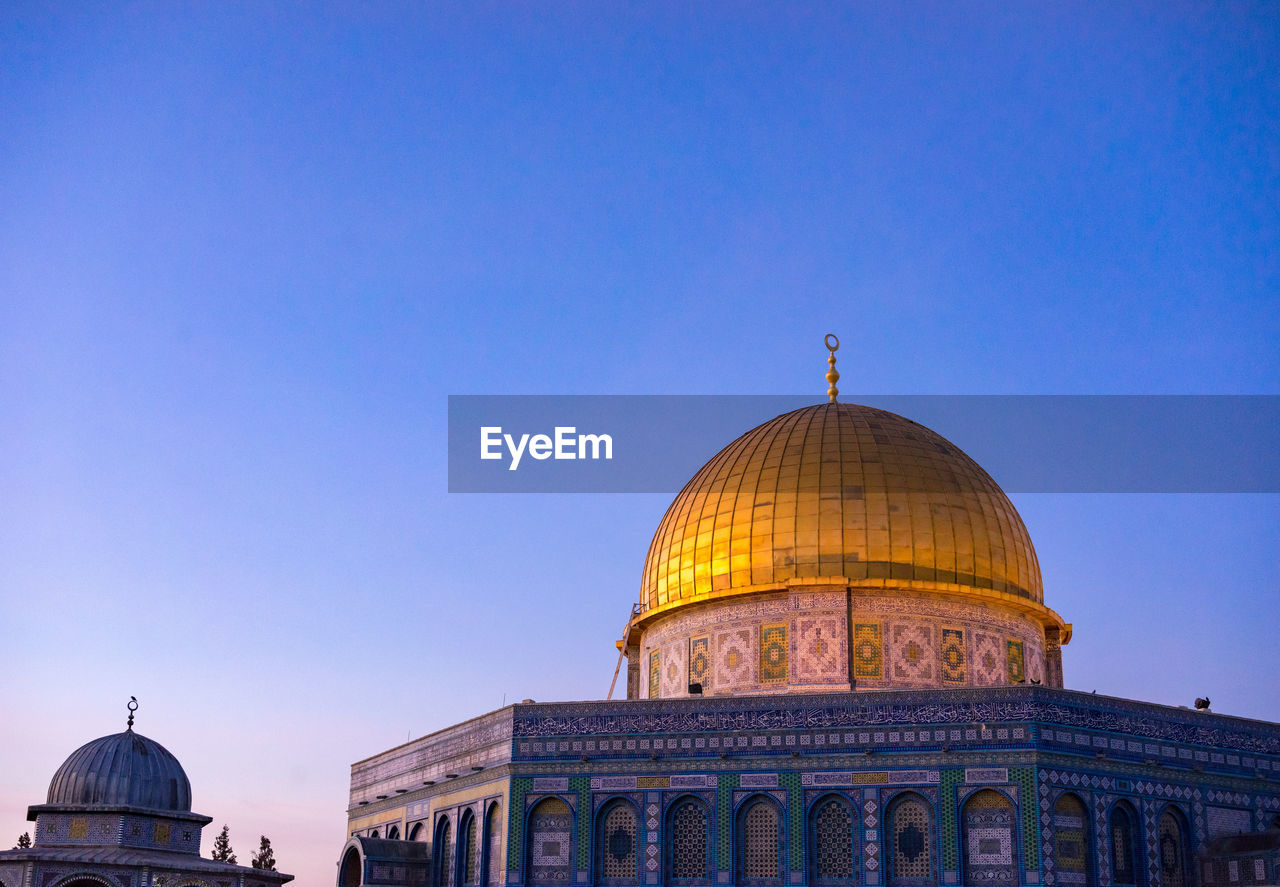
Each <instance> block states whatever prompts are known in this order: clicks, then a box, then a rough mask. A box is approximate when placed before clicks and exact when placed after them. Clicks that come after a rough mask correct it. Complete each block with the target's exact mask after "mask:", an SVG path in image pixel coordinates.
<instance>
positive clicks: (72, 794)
mask: <svg viewBox="0 0 1280 887" xmlns="http://www.w3.org/2000/svg"><path fill="white" fill-rule="evenodd" d="M48 803H49V804H54V805H59V806H85V805H106V806H111V807H141V808H145V809H148V810H174V811H178V812H183V813H189V812H190V811H191V782H190V781H189V780H188V779H187V774H186V772H185V771H184V770H183V769H182V765H181V764H179V763H178V759H177V758H175V757H174V756H173V754H172V753H171V752H170V751H169V750H168V749H166V748H165V747H164V746H163V745H161V744H160V743H158V742H156V741H155V740H152V739H148V738H147V737H145V736H139V735H138V734H137V733H134V732H133V730H126V731H125V732H123V733H114V734H112V735H111V736H103V737H101V738H100V739H95V740H93V741H92V742H89V743H86V744H85V745H82V746H81V747H80V748H78V749H76V750H75V751H74V752H72V753H71V756H70V757H68V758H67V760H66V761H65V762H63V764H62V766H61V767H59V768H58V772H57V773H54V774H53V779H52V780H51V781H50V782H49V800H48Z"/></svg>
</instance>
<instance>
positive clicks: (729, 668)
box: [713, 628, 755, 687]
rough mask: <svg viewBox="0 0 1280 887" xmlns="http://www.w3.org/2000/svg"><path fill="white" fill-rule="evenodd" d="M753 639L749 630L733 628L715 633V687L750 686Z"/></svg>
mask: <svg viewBox="0 0 1280 887" xmlns="http://www.w3.org/2000/svg"><path fill="white" fill-rule="evenodd" d="M754 655H755V637H754V632H752V631H751V629H750V628H734V629H730V630H729V631H720V632H717V633H716V648H715V657H716V658H715V663H716V669H715V677H714V678H713V680H714V681H715V685H716V686H717V687H732V686H735V685H741V684H750V683H752V680H751V672H752V666H754V665H755V662H754V660H753V657H754Z"/></svg>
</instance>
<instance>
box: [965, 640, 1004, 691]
mask: <svg viewBox="0 0 1280 887" xmlns="http://www.w3.org/2000/svg"><path fill="white" fill-rule="evenodd" d="M1002 647H1003V645H1002V644H1001V643H1000V637H999V636H998V635H994V634H991V633H990V632H986V631H975V632H974V633H973V663H972V670H973V682H974V683H975V684H978V685H979V686H983V687H990V686H992V685H995V684H1003V683H1005V677H1006V676H1005V669H1004V650H1003V649H1002Z"/></svg>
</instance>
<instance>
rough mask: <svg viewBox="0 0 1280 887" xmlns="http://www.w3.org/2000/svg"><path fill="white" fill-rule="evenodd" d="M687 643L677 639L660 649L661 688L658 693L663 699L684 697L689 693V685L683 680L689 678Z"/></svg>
mask: <svg viewBox="0 0 1280 887" xmlns="http://www.w3.org/2000/svg"><path fill="white" fill-rule="evenodd" d="M688 656H689V643H688V641H686V640H684V639H677V640H674V641H671V642H670V643H667V644H664V645H663V647H662V657H661V658H662V661H661V666H662V667H661V673H662V686H661V688H660V690H659V692H660V693H661V694H662V697H663V698H664V699H670V698H671V697H673V696H685V695H688V692H689V684H688V682H687V681H686V680H685V679H686V678H687V677H688V676H689V662H688Z"/></svg>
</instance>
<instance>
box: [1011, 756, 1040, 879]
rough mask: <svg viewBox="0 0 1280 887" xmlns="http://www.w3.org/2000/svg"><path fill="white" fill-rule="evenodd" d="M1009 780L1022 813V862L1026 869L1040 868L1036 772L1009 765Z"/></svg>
mask: <svg viewBox="0 0 1280 887" xmlns="http://www.w3.org/2000/svg"><path fill="white" fill-rule="evenodd" d="M1009 781H1010V782H1012V783H1014V784H1015V785H1017V786H1018V793H1017V795H1015V796H1014V797H1015V798H1016V799H1020V801H1019V809H1020V811H1021V813H1022V863H1023V865H1024V866H1025V867H1026V869H1027V871H1039V869H1040V822H1039V819H1038V818H1037V816H1036V812H1037V811H1036V805H1035V797H1036V774H1035V770H1034V769H1033V768H1031V767H1010V768H1009Z"/></svg>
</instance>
